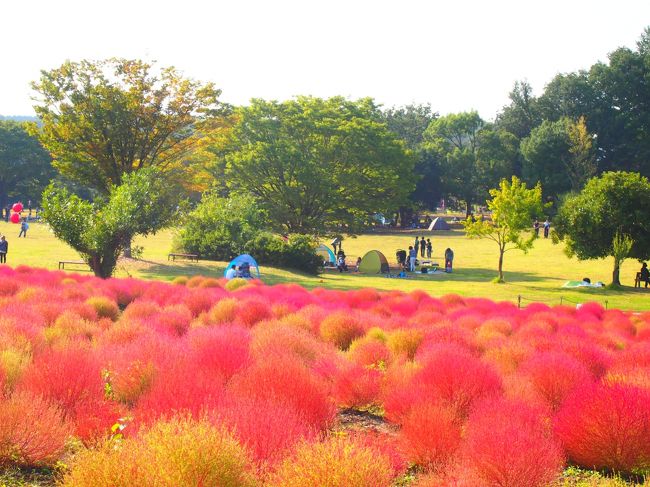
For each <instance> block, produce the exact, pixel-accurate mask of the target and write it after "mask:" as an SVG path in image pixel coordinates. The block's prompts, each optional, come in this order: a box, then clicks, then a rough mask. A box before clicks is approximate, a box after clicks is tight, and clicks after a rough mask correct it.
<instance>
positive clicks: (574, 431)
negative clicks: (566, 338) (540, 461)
mask: <svg viewBox="0 0 650 487" xmlns="http://www.w3.org/2000/svg"><path fill="white" fill-rule="evenodd" d="M554 424H555V433H556V434H557V436H558V437H559V438H560V440H561V441H562V444H563V445H564V448H565V449H566V451H567V454H568V456H569V458H570V459H571V461H573V462H575V463H577V464H578V465H581V466H583V467H585V468H596V469H610V470H615V471H618V472H633V471H635V470H641V469H647V468H650V441H649V438H650V391H647V390H643V389H640V388H637V387H634V386H629V385H625V384H611V385H602V384H590V385H587V386H585V387H581V388H580V389H577V390H576V391H575V392H574V393H573V394H572V395H571V396H570V397H569V398H567V400H566V401H565V402H564V404H563V405H562V408H561V409H560V410H559V411H558V413H557V415H556V417H555V423H554Z"/></svg>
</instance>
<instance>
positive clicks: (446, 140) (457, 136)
mask: <svg viewBox="0 0 650 487" xmlns="http://www.w3.org/2000/svg"><path fill="white" fill-rule="evenodd" d="M424 139H425V141H426V143H427V146H428V148H429V149H430V150H432V151H433V152H434V153H436V154H437V155H438V157H439V158H440V160H441V162H440V164H441V171H440V172H441V179H442V183H443V187H444V190H445V191H446V192H447V193H448V194H450V195H451V196H455V197H457V198H459V199H461V200H463V201H464V202H465V204H466V212H467V215H469V214H470V213H471V207H472V204H473V203H476V202H478V201H482V199H483V198H484V197H485V196H486V195H487V192H488V189H489V188H491V187H493V186H495V185H496V184H497V183H498V182H499V180H500V179H502V178H504V177H508V176H510V175H511V174H512V172H513V166H514V163H515V161H516V158H517V139H516V137H515V136H514V135H512V134H511V133H509V132H507V131H505V130H502V129H499V128H497V127H495V126H493V125H491V124H486V123H485V122H484V121H483V120H482V119H481V117H480V116H479V114H478V112H475V111H473V112H464V113H454V114H450V115H445V116H444V117H440V118H437V119H436V120H434V121H432V122H431V124H430V125H429V127H428V128H427V130H426V132H425V134H424Z"/></svg>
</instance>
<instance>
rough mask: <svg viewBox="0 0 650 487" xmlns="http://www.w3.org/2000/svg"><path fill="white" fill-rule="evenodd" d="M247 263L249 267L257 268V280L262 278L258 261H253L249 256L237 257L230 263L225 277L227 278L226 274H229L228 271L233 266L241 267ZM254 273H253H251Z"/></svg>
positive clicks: (224, 274) (224, 272) (224, 273)
mask: <svg viewBox="0 0 650 487" xmlns="http://www.w3.org/2000/svg"><path fill="white" fill-rule="evenodd" d="M244 263H247V264H248V265H249V266H251V269H252V268H253V267H254V268H255V273H256V274H257V278H258V279H259V278H260V266H259V265H257V261H256V260H255V259H253V257H251V256H250V255H248V254H241V255H238V256H237V257H235V258H234V259H233V260H231V261H230V264H228V265H227V266H226V270H225V271H223V276H224V277H226V272H228V269H230V268H231V267H232V266H233V265H235V266H237V267H239V266H240V265H242V264H244ZM251 272H252V271H251Z"/></svg>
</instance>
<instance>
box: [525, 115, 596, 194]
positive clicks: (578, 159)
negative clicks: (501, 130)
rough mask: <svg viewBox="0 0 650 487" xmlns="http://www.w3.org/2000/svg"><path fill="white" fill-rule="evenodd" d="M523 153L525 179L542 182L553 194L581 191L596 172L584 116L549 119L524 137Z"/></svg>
mask: <svg viewBox="0 0 650 487" xmlns="http://www.w3.org/2000/svg"><path fill="white" fill-rule="evenodd" d="M521 152H522V154H523V156H524V161H523V168H522V171H523V176H524V179H525V180H526V181H528V182H530V183H536V182H540V183H541V184H542V186H543V187H544V191H545V192H546V193H547V194H548V195H549V196H557V195H560V194H562V193H565V192H567V191H569V190H573V191H580V189H582V187H583V186H584V184H585V182H586V181H587V180H588V179H589V178H590V177H592V176H594V174H595V173H596V169H597V165H596V160H595V154H594V150H593V147H592V137H591V135H590V134H589V132H587V126H586V123H585V120H584V118H582V117H581V118H580V119H579V120H578V121H573V120H571V119H569V118H567V117H564V118H561V119H560V120H558V121H556V122H550V121H548V120H545V121H544V122H542V123H541V125H539V126H538V127H535V128H534V129H533V130H532V131H531V133H530V136H529V137H527V138H525V139H524V140H522V142H521Z"/></svg>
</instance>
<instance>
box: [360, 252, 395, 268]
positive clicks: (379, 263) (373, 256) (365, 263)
mask: <svg viewBox="0 0 650 487" xmlns="http://www.w3.org/2000/svg"><path fill="white" fill-rule="evenodd" d="M359 272H363V273H364V274H379V273H384V274H387V273H388V272H389V270H388V261H387V260H386V257H385V256H384V254H382V253H381V252H380V251H379V250H371V251H369V252H366V255H364V256H363V258H362V259H361V264H359Z"/></svg>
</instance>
